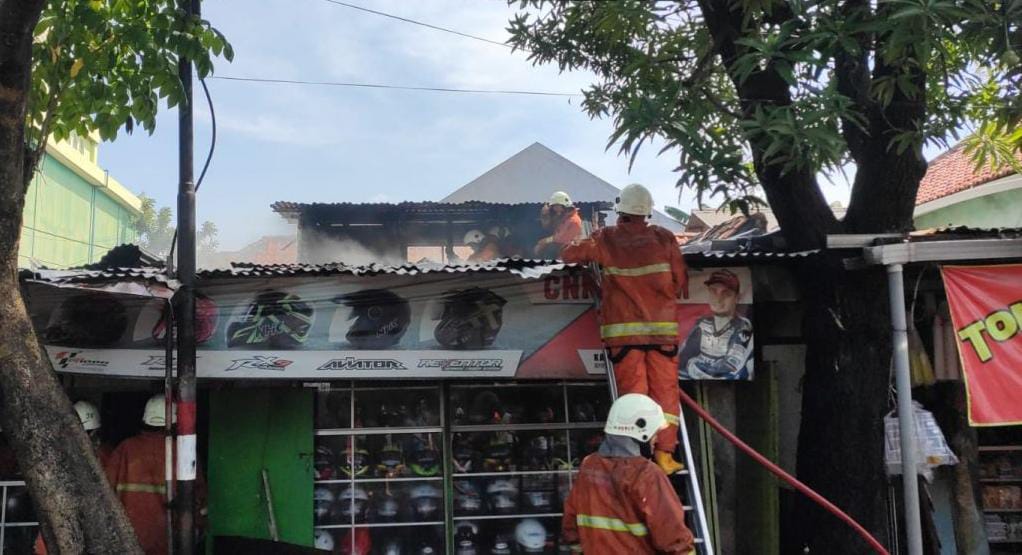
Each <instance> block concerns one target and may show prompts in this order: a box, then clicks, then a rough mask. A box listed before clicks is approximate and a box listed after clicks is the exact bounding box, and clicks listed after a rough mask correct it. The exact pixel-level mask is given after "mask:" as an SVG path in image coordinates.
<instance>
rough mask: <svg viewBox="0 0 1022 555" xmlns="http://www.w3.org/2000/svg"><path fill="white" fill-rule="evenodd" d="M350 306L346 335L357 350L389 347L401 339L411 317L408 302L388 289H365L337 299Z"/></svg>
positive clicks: (336, 301) (336, 300)
mask: <svg viewBox="0 0 1022 555" xmlns="http://www.w3.org/2000/svg"><path fill="white" fill-rule="evenodd" d="M334 302H335V303H342V304H344V305H345V306H347V307H349V308H351V313H350V314H349V315H348V319H349V320H354V322H352V324H351V327H349V328H348V333H347V334H346V335H345V338H347V340H348V343H350V344H351V345H352V346H354V347H355V348H357V349H386V348H388V347H392V346H394V345H396V344H397V343H398V342H399V341H401V337H402V336H404V334H405V331H407V330H408V324H409V322H411V320H412V309H411V306H410V305H409V304H408V301H407V300H405V299H403V298H402V297H400V296H399V295H396V294H394V293H392V292H390V291H387V290H386V289H366V290H364V291H358V292H355V293H348V294H346V295H341V296H339V297H336V298H335V299H334Z"/></svg>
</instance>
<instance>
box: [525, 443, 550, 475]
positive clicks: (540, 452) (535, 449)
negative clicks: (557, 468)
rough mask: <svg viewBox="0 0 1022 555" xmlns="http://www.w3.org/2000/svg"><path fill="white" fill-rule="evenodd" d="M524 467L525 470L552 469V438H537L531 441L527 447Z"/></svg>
mask: <svg viewBox="0 0 1022 555" xmlns="http://www.w3.org/2000/svg"><path fill="white" fill-rule="evenodd" d="M524 455H525V456H524V457H522V466H523V468H525V470H549V469H550V438H549V437H547V436H536V437H534V438H532V439H530V440H529V444H528V445H527V446H526V447H525V453H524Z"/></svg>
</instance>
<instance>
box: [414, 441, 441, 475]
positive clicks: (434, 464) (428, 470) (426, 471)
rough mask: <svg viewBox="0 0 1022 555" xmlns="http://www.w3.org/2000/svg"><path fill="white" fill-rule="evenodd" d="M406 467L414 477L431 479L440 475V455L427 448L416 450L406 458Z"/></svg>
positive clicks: (434, 450)
mask: <svg viewBox="0 0 1022 555" xmlns="http://www.w3.org/2000/svg"><path fill="white" fill-rule="evenodd" d="M408 463H409V464H408V467H409V468H411V469H412V474H415V475H416V476H423V477H431V476H436V475H437V474H439V473H440V453H439V452H437V450H436V449H433V448H432V447H429V446H423V447H422V448H421V449H416V450H415V451H414V452H412V454H411V456H410V457H408Z"/></svg>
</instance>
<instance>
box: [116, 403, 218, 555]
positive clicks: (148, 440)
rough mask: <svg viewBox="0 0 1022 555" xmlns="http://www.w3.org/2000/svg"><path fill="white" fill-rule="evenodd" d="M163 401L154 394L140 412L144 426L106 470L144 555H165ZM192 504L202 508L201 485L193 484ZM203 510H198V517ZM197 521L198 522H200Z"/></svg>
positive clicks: (120, 447)
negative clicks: (194, 499)
mask: <svg viewBox="0 0 1022 555" xmlns="http://www.w3.org/2000/svg"><path fill="white" fill-rule="evenodd" d="M165 411H166V400H165V399H164V397H163V395H154V396H153V397H151V398H150V399H149V401H148V402H146V405H145V410H144V411H143V413H142V423H143V424H144V425H145V427H144V428H143V429H142V431H141V432H140V433H139V434H138V435H135V436H132V437H129V438H128V439H126V440H124V441H122V442H121V444H120V445H118V446H117V449H114V452H113V455H111V457H110V462H109V464H108V465H107V467H106V475H107V479H108V480H110V486H111V487H113V489H114V492H115V493H116V494H117V498H118V499H120V501H121V504H122V505H124V512H126V513H127V514H128V520H130V521H131V526H132V528H134V530H135V536H136V537H137V538H138V543H139V544H140V545H141V546H142V550H143V551H145V553H146V554H147V555H157V554H159V555H164V554H165V553H167V509H166V507H167V499H166V492H167V485H166V476H165V466H166V460H165V459H164V457H165V451H164V445H165V444H164V441H165V437H166V436H165V435H164V426H165V424H166V422H167V418H166V412H165ZM195 489H196V491H195V495H196V501H197V503H196V505H197V506H199V507H204V506H205V505H204V502H203V501H204V500H203V498H204V493H205V490H204V483H203V482H202V481H201V480H197V481H196V484H195ZM203 512H204V511H199V515H198V516H199V517H200V518H201V516H202V514H203ZM200 522H201V520H200Z"/></svg>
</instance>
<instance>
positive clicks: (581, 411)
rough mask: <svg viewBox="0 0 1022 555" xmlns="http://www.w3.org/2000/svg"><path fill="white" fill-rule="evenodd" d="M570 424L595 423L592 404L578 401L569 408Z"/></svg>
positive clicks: (594, 412) (594, 410) (594, 411)
mask: <svg viewBox="0 0 1022 555" xmlns="http://www.w3.org/2000/svg"><path fill="white" fill-rule="evenodd" d="M571 421H572V422H596V409H595V408H594V407H593V404H592V403H589V402H586V401H579V402H577V403H575V404H574V405H572V407H571Z"/></svg>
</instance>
